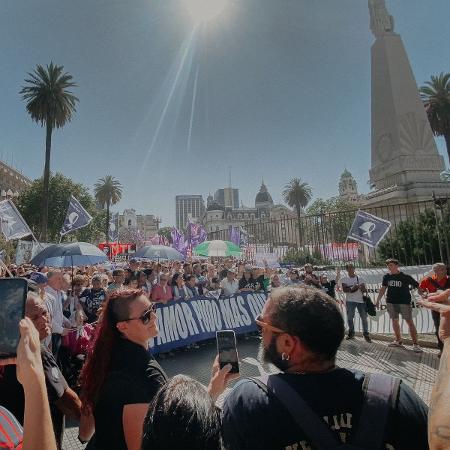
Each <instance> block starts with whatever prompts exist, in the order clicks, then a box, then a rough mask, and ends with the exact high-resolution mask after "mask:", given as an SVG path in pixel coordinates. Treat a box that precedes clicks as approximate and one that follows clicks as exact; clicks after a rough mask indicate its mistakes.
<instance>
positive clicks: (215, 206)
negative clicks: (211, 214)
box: [206, 201, 224, 211]
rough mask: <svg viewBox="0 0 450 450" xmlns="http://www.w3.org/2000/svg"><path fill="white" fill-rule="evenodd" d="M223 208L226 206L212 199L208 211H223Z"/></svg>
mask: <svg viewBox="0 0 450 450" xmlns="http://www.w3.org/2000/svg"><path fill="white" fill-rule="evenodd" d="M223 210H224V207H223V206H222V205H221V204H219V203H217V202H215V201H212V202H211V203H210V204H209V205H208V206H207V208H206V211H223Z"/></svg>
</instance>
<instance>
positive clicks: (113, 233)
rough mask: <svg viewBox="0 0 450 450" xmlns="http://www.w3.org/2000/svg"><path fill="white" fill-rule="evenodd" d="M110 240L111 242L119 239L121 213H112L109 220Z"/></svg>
mask: <svg viewBox="0 0 450 450" xmlns="http://www.w3.org/2000/svg"><path fill="white" fill-rule="evenodd" d="M108 234H109V240H110V241H111V242H118V241H119V213H118V212H117V213H113V214H111V217H110V220H109V232H108Z"/></svg>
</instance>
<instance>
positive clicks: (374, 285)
mask: <svg viewBox="0 0 450 450" xmlns="http://www.w3.org/2000/svg"><path fill="white" fill-rule="evenodd" d="M401 270H402V271H403V272H405V273H407V274H409V275H411V276H412V277H413V278H414V279H416V280H417V281H419V282H420V280H422V278H424V277H425V276H427V275H428V274H429V273H430V272H431V266H410V267H402V269H401ZM320 273H323V274H325V275H327V276H328V278H329V279H331V280H332V279H336V271H323V272H320ZM385 273H386V270H385V269H381V268H373V269H360V270H358V271H357V275H358V277H359V278H360V279H361V280H364V281H365V283H366V288H367V290H368V295H369V296H370V298H371V299H372V302H373V303H375V301H376V299H377V296H378V292H379V290H380V288H381V282H382V279H383V275H384V274H385ZM342 276H346V274H345V273H344V274H342V273H341V277H342ZM411 296H412V300H413V301H412V307H413V310H412V311H413V321H414V323H415V325H416V328H417V332H418V333H419V334H428V333H433V332H434V323H433V319H432V317H431V311H430V310H428V309H426V308H422V307H421V306H419V305H418V304H417V300H419V298H420V296H419V294H418V293H417V291H412V292H411ZM336 299H337V300H339V301H341V302H342V303H340V304H339V308H340V309H341V312H342V315H343V316H344V320H345V323H346V325H347V310H346V308H345V293H344V292H343V291H342V290H341V289H339V288H337V289H336ZM400 317H401V316H400ZM400 323H401V329H402V333H403V334H404V335H405V336H408V326H407V324H406V322H405V321H404V320H403V319H402V320H401V322H400ZM368 324H369V332H370V333H373V334H392V333H393V330H392V323H391V320H390V319H389V315H388V313H387V310H386V304H385V303H384V300H383V303H382V305H381V308H380V310H379V311H377V315H376V316H375V317H371V316H368ZM355 330H356V331H362V323H361V319H360V317H359V314H358V313H357V312H356V313H355Z"/></svg>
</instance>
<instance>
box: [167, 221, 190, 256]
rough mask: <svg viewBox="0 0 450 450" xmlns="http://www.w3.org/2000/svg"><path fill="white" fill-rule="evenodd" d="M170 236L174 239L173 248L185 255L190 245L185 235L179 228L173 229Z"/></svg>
mask: <svg viewBox="0 0 450 450" xmlns="http://www.w3.org/2000/svg"><path fill="white" fill-rule="evenodd" d="M170 235H171V237H172V247H173V248H174V249H175V250H178V251H179V252H180V253H183V255H185V254H186V250H187V248H188V245H189V244H188V242H187V240H186V238H185V236H184V234H183V233H182V232H181V231H180V230H179V229H178V228H175V227H173V228H172V231H171V232H170Z"/></svg>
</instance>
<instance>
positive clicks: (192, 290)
mask: <svg viewBox="0 0 450 450" xmlns="http://www.w3.org/2000/svg"><path fill="white" fill-rule="evenodd" d="M196 283H197V279H196V278H195V275H188V276H187V277H186V285H185V287H186V290H187V292H188V297H187V298H194V297H198V296H199V295H200V294H199V292H198V288H197V285H196Z"/></svg>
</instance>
